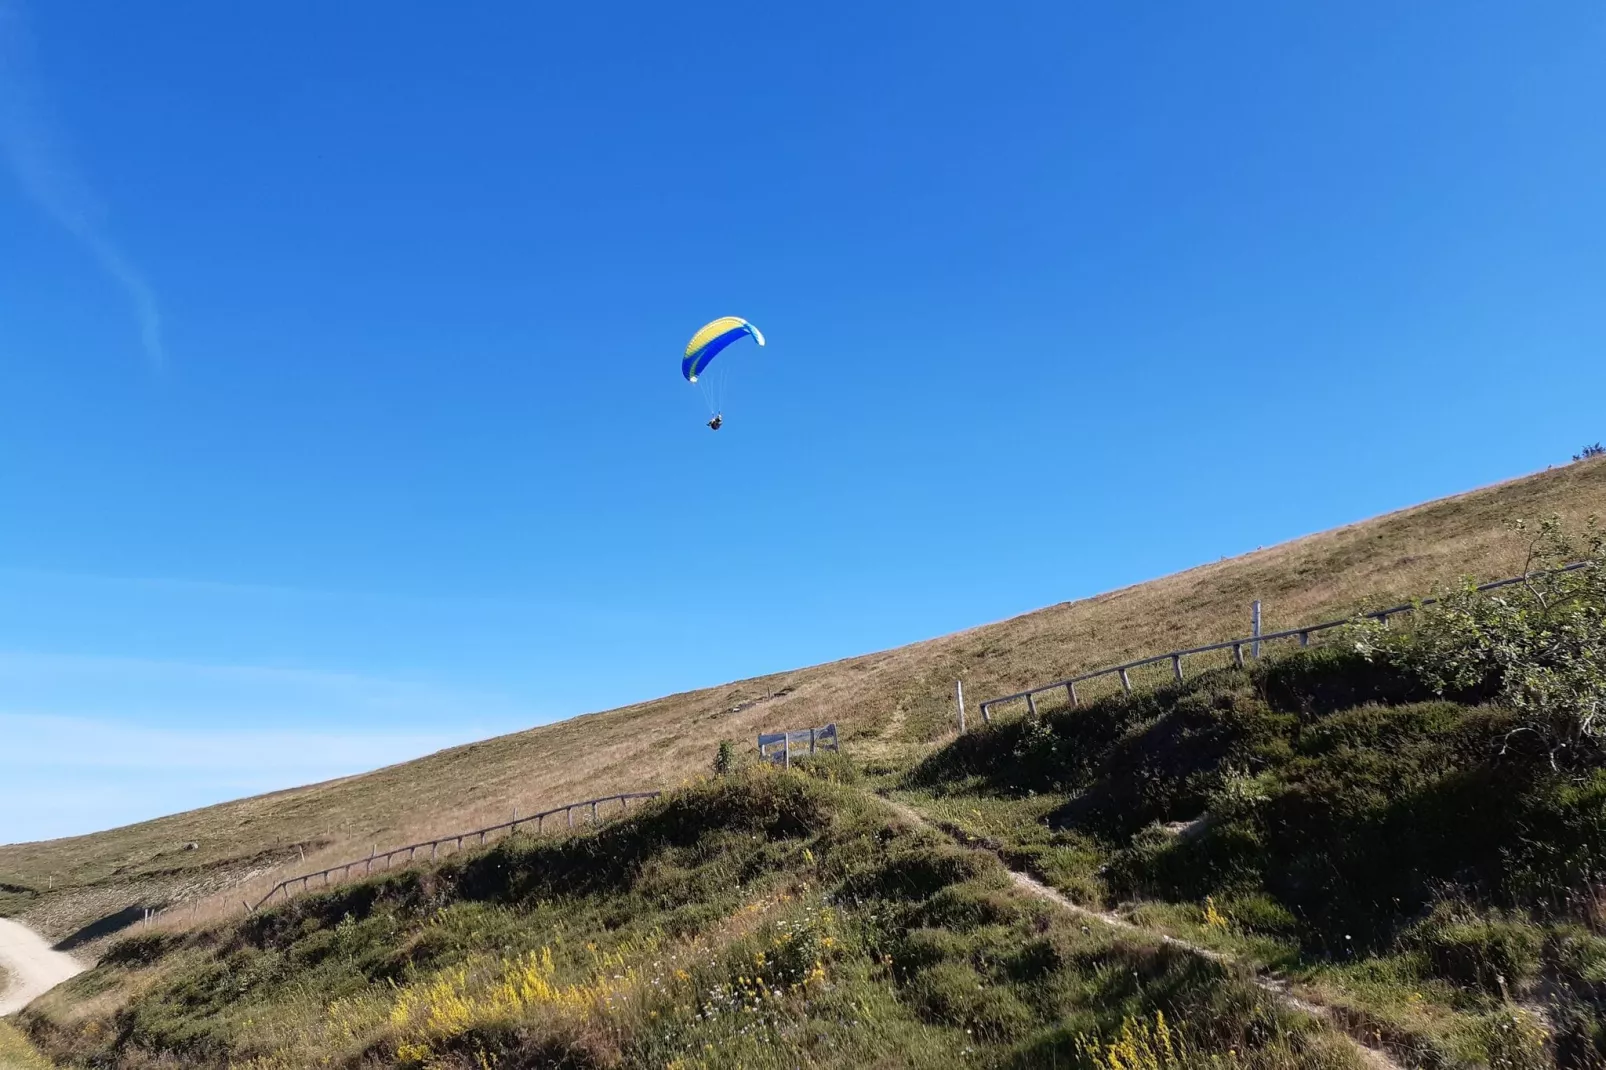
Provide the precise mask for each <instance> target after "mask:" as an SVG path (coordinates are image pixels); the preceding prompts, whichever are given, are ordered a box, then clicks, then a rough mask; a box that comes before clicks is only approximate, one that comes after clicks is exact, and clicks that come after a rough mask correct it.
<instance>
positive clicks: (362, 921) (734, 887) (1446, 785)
mask: <svg viewBox="0 0 1606 1070" xmlns="http://www.w3.org/2000/svg"><path fill="white" fill-rule="evenodd" d="M1580 551H1582V552H1580ZM1581 558H1582V559H1586V560H1589V561H1591V562H1592V563H1593V567H1592V568H1586V569H1584V570H1580V571H1572V572H1568V573H1566V574H1548V575H1542V576H1540V577H1539V578H1536V579H1535V580H1534V581H1532V582H1531V583H1529V584H1527V585H1524V586H1521V587H1513V588H1508V589H1506V590H1504V591H1501V592H1499V593H1497V594H1494V595H1477V594H1472V593H1464V594H1461V595H1457V594H1455V593H1454V592H1451V593H1450V594H1449V596H1448V597H1447V598H1446V599H1445V601H1444V602H1443V603H1442V604H1441V605H1439V606H1437V607H1435V608H1434V609H1433V610H1431V611H1429V612H1424V613H1422V614H1419V615H1417V616H1416V617H1415V618H1414V619H1413V621H1412V622H1411V624H1410V626H1409V627H1400V626H1397V625H1396V626H1393V627H1390V628H1381V627H1374V626H1359V625H1357V626H1355V627H1353V628H1352V629H1349V630H1348V632H1347V634H1346V635H1345V636H1344V637H1343V639H1342V641H1340V642H1336V643H1334V644H1331V645H1329V646H1326V647H1323V648H1317V649H1311V650H1290V651H1286V652H1282V653H1280V654H1278V655H1277V656H1275V657H1270V658H1268V659H1266V660H1264V661H1261V662H1258V663H1253V664H1251V665H1250V666H1248V667H1246V668H1243V669H1238V668H1231V667H1228V668H1222V669H1217V670H1213V671H1210V672H1207V673H1204V674H1202V675H1199V676H1197V677H1195V678H1193V679H1191V680H1189V681H1187V682H1185V683H1175V682H1173V683H1169V684H1166V685H1164V686H1161V687H1158V688H1155V689H1152V690H1144V691H1140V692H1138V693H1135V694H1132V695H1112V696H1108V697H1106V698H1103V699H1100V700H1098V701H1095V702H1093V703H1091V704H1089V705H1088V706H1086V707H1084V708H1081V709H1077V710H1064V711H1059V712H1051V713H1047V714H1045V715H1042V716H1038V717H1033V718H1027V719H1021V720H1017V721H1011V722H999V723H996V724H993V725H991V726H987V727H984V728H982V729H979V730H977V731H975V732H973V733H970V734H967V735H965V736H963V737H960V738H956V739H951V740H949V741H947V742H946V743H943V744H941V745H938V746H935V747H932V748H929V749H928V750H926V751H925V753H924V755H923V756H922V757H920V758H919V759H918V760H917V761H913V762H912V764H907V765H900V764H899V763H897V762H888V761H886V760H885V759H879V760H877V761H876V763H875V767H874V769H872V770H866V769H865V768H864V767H863V765H862V764H861V763H859V762H857V761H856V760H855V758H854V756H853V755H852V754H851V753H849V754H846V755H822V756H820V757H819V758H817V759H815V760H814V761H812V762H811V761H805V762H803V763H800V768H798V769H795V770H792V771H790V772H782V771H778V770H775V769H773V768H770V767H755V766H753V765H752V764H749V766H748V767H747V768H746V769H743V770H738V771H735V772H734V773H732V774H730V775H727V776H722V777H717V778H701V779H699V780H698V781H697V782H695V783H693V784H690V785H688V786H685V787H682V788H680V789H678V790H676V791H672V792H670V793H668V794H666V795H665V796H664V797H662V798H661V799H659V800H657V801H655V802H652V803H650V804H647V805H646V806H644V807H643V808H642V809H641V810H640V811H638V812H636V813H634V814H632V815H630V816H628V817H625V818H622V819H620V820H618V821H616V822H613V823H611V824H607V825H603V826H600V827H596V828H590V829H582V830H578V831H576V832H573V833H566V834H560V835H555V836H551V837H548V838H542V839H534V838H528V837H523V836H518V837H513V838H511V839H509V840H505V841H503V842H501V843H499V844H496V845H493V846H491V847H489V848H484V849H475V850H470V851H468V852H465V853H463V854H461V855H457V856H454V857H452V858H449V859H447V860H446V861H444V862H443V863H441V864H439V865H434V866H422V865H421V866H418V867H416V868H410V869H408V870H406V871H403V872H398V873H395V874H389V875H385V876H381V877H376V878H371V879H367V880H363V881H360V882H356V883H354V884H351V885H346V886H343V887H339V888H336V889H332V890H328V891H319V892H316V893H312V894H308V895H306V896H303V897H300V898H297V899H294V900H292V901H291V902H289V903H287V904H281V905H278V906H276V907H275V908H272V909H270V910H267V911H264V912H262V913H260V914H256V915H253V916H250V917H236V918H233V919H224V920H218V921H214V922H211V923H208V924H204V925H200V926H193V927H178V926H172V927H165V928H157V929H153V930H143V931H141V932H140V933H139V934H137V935H134V936H131V937H126V938H123V939H121V940H119V941H118V942H116V943H114V944H113V945H112V946H111V947H110V949H109V950H108V951H107V952H106V953H105V954H104V955H103V956H102V957H101V958H100V962H99V965H98V966H97V967H96V968H95V969H94V970H92V971H90V972H89V973H87V974H85V975H83V976H81V977H79V978H77V979H75V980H73V981H71V982H69V983H68V984H67V985H65V986H63V987H62V988H61V989H58V990H57V991H56V992H53V993H51V994H50V995H48V996H47V997H45V998H44V999H43V1000H42V1001H40V1002H39V1003H36V1004H35V1005H34V1006H33V1007H32V1008H30V1009H29V1011H28V1012H26V1013H25V1014H24V1015H23V1016H22V1022H23V1024H24V1025H25V1027H26V1028H27V1029H28V1030H29V1032H30V1034H31V1036H32V1039H33V1040H34V1041H35V1042H36V1043H38V1044H39V1045H40V1046H41V1047H42V1048H43V1049H44V1050H45V1051H46V1052H47V1053H48V1054H49V1055H51V1056H52V1057H53V1058H56V1059H57V1060H58V1061H60V1062H61V1063H63V1064H65V1065H69V1066H84V1067H88V1066H95V1067H106V1068H126V1070H134V1068H141V1067H147V1066H159V1065H183V1066H186V1067H202V1068H206V1067H216V1068H219V1070H221V1068H224V1067H249V1068H252V1070H269V1068H275V1070H277V1068H291V1067H311V1066H333V1067H345V1068H351V1070H357V1068H363V1067H379V1066H387V1067H388V1066H399V1067H406V1068H417V1070H424V1068H430V1070H449V1068H450V1070H455V1068H463V1070H468V1068H471V1067H472V1068H476V1070H524V1068H533V1067H573V1068H597V1070H604V1068H625V1067H642V1068H646V1067H679V1068H683V1070H685V1068H691V1067H700V1068H706V1070H725V1068H737V1067H776V1068H780V1067H796V1066H810V1067H844V1068H846V1067H863V1066H872V1067H887V1068H893V1067H921V1068H923V1067H931V1068H936V1067H951V1066H978V1067H991V1068H999V1070H1017V1068H1019V1070H1025V1068H1028V1067H1042V1066H1066V1067H1078V1068H1081V1070H1195V1068H1198V1070H1204V1068H1206V1067H1212V1068H1220V1070H1231V1068H1234V1067H1239V1066H1242V1067H1264V1068H1268V1070H1269V1068H1272V1067H1279V1068H1311V1070H1315V1068H1317V1067H1321V1068H1331V1070H1339V1068H1341V1067H1351V1068H1359V1067H1362V1066H1367V1067H1371V1068H1373V1070H1400V1068H1404V1067H1423V1068H1434V1070H1440V1068H1443V1070H1450V1068H1456V1070H1460V1068H1466V1070H1473V1068H1481V1067H1489V1068H1499V1070H1542V1068H1546V1067H1555V1068H1557V1070H1601V1068H1602V1067H1606V724H1603V723H1602V711H1603V710H1606V568H1603V565H1606V537H1601V538H1599V539H1596V540H1593V541H1586V542H1585V543H1584V544H1582V545H1578V544H1575V545H1572V546H1563V545H1560V544H1555V543H1553V544H1552V545H1551V548H1550V556H1548V557H1547V558H1544V559H1542V560H1541V561H1540V562H1539V563H1540V565H1541V566H1549V565H1554V564H1555V563H1557V562H1559V561H1567V560H1579V559H1581Z"/></svg>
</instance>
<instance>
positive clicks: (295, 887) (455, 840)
mask: <svg viewBox="0 0 1606 1070" xmlns="http://www.w3.org/2000/svg"><path fill="white" fill-rule="evenodd" d="M661 794H663V793H662V792H658V791H632V792H626V793H624V794H622V795H604V796H603V797H602V798H600V799H587V800H585V801H584V802H577V803H569V804H568V805H566V806H558V807H554V808H553V809H551V810H544V811H542V812H541V813H539V814H531V815H529V816H528V817H518V816H517V811H515V816H514V818H513V820H512V821H504V822H502V823H501V824H499V825H487V826H486V827H485V828H482V829H472V830H470V831H468V832H454V833H452V834H451V835H449V836H442V837H440V838H439V839H434V840H424V841H423V842H422V843H410V844H407V845H406V846H405V847H395V848H392V849H391V850H389V851H384V852H379V851H374V852H371V853H370V854H369V855H368V857H367V858H359V859H357V860H355V861H353V862H345V863H342V864H340V865H335V866H330V867H329V868H328V869H320V870H318V871H317V872H315V873H305V874H302V875H301V876H299V877H289V878H287V879H285V880H282V881H280V882H279V883H278V884H275V885H274V886H273V887H272V888H270V889H268V894H267V895H264V896H263V897H262V898H261V899H259V900H257V902H256V904H255V905H254V906H252V907H251V908H250V909H251V910H252V911H253V912H255V911H257V910H260V909H261V908H262V907H263V906H265V905H266V904H267V902H268V901H269V900H270V899H272V898H273V897H274V896H276V895H278V896H281V897H282V899H286V900H288V899H289V898H290V896H291V895H293V894H297V893H299V892H305V891H307V890H308V889H309V888H325V887H328V885H329V884H330V883H332V882H331V878H332V877H333V876H334V874H336V873H338V874H340V878H339V879H341V880H346V879H347V878H349V877H350V876H351V871H352V870H353V869H356V868H357V867H358V866H361V867H362V874H363V875H367V874H369V873H372V872H373V871H374V865H375V863H381V867H380V868H382V869H389V868H390V865H391V861H392V860H393V859H396V858H400V857H401V856H403V855H405V856H406V857H407V861H408V862H412V861H413V860H414V859H416V858H417V857H418V852H420V851H422V850H424V849H426V848H428V850H429V858H430V861H431V862H433V861H434V860H435V859H436V858H438V857H440V855H441V853H442V852H441V848H442V847H444V846H446V845H448V844H449V845H451V846H452V849H453V851H461V850H462V849H463V843H464V841H465V840H468V841H473V840H476V839H477V840H478V844H476V845H477V846H478V845H483V844H484V843H485V841H486V837H487V836H489V835H491V834H492V833H494V832H504V831H505V832H508V833H510V834H511V833H512V832H513V831H514V830H515V829H517V828H518V827H519V826H520V825H531V824H533V825H535V831H536V832H538V833H539V832H541V831H543V830H544V828H545V826H546V819H547V818H549V817H552V818H555V817H557V816H558V815H559V814H562V815H563V817H564V827H565V828H574V812H575V811H576V810H579V811H581V813H582V814H583V813H584V812H585V811H586V810H588V809H589V810H590V812H591V815H590V816H591V820H592V822H596V821H598V820H599V819H600V809H599V808H600V807H602V806H604V805H605V804H608V803H615V802H616V803H618V804H619V806H620V812H621V813H622V812H623V811H625V810H628V809H629V808H630V800H632V799H656V798H657V797H658V796H659V795H661ZM314 880H317V881H319V882H320V883H318V884H316V885H314V884H312V881H314Z"/></svg>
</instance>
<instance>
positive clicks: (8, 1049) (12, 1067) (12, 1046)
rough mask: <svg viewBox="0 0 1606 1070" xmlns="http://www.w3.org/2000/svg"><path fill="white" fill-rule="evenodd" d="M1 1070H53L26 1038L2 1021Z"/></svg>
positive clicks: (0, 1028)
mask: <svg viewBox="0 0 1606 1070" xmlns="http://www.w3.org/2000/svg"><path fill="white" fill-rule="evenodd" d="M0 1070H52V1067H51V1064H50V1062H49V1061H48V1060H46V1059H45V1058H44V1056H42V1055H40V1054H39V1053H38V1052H36V1051H35V1050H34V1049H33V1045H31V1044H29V1043H28V1040H27V1038H26V1037H24V1036H23V1035H22V1034H21V1033H19V1032H17V1031H16V1030H15V1029H13V1028H11V1026H9V1025H7V1024H6V1023H5V1022H3V1021H0Z"/></svg>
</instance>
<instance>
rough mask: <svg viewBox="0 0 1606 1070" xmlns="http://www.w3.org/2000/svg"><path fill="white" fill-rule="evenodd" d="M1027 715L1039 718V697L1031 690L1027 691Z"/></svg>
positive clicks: (1035, 718) (1034, 718)
mask: <svg viewBox="0 0 1606 1070" xmlns="http://www.w3.org/2000/svg"><path fill="white" fill-rule="evenodd" d="M1026 716H1028V717H1030V718H1031V719H1032V720H1034V721H1035V720H1037V699H1036V697H1035V696H1033V695H1032V693H1031V692H1030V691H1028V692H1027V693H1026Z"/></svg>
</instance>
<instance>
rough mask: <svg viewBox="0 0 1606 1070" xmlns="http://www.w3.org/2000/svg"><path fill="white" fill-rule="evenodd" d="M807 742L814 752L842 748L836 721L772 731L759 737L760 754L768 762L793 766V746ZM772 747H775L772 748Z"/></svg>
mask: <svg viewBox="0 0 1606 1070" xmlns="http://www.w3.org/2000/svg"><path fill="white" fill-rule="evenodd" d="M805 743H807V744H808V746H809V750H808V752H809V753H810V754H813V753H814V752H815V751H816V750H829V751H839V750H841V749H842V748H841V744H840V741H839V740H838V738H837V731H836V722H834V721H833V722H832V723H830V724H828V725H826V726H825V727H824V728H799V729H795V730H794V731H790V732H770V733H767V734H764V735H760V736H759V737H758V756H759V758H760V759H762V760H764V761H767V762H774V763H775V764H777V765H780V766H783V767H785V768H787V769H790V768H792V747H793V745H794V744H795V745H797V746H799V747H801V746H802V745H803V744H805ZM770 748H774V749H773V750H771V749H770Z"/></svg>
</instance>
